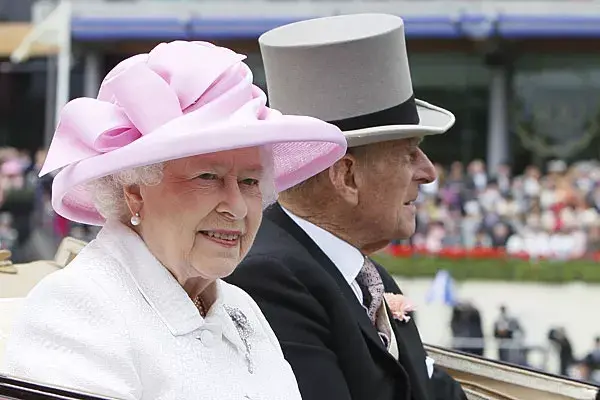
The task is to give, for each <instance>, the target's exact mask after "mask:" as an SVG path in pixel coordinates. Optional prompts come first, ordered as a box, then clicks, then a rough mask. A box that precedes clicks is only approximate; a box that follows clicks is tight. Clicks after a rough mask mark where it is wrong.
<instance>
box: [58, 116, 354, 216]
mask: <svg viewBox="0 0 600 400" xmlns="http://www.w3.org/2000/svg"><path fill="white" fill-rule="evenodd" d="M193 115H194V113H190V114H188V115H184V116H183V117H180V118H178V119H176V120H174V121H172V122H170V123H167V124H165V125H164V126H163V127H161V128H159V129H157V130H156V131H155V132H152V133H150V134H148V135H145V136H143V137H141V138H139V139H138V140H136V141H134V142H132V143H130V144H128V145H126V146H124V147H121V148H119V149H116V150H113V151H110V152H107V153H103V154H99V155H96V156H93V157H90V158H87V159H84V160H82V161H79V162H77V163H74V164H72V165H69V166H67V167H65V168H64V169H63V170H61V171H60V172H59V173H58V174H57V175H56V177H55V178H54V182H53V185H52V205H53V207H54V210H55V211H56V212H57V213H58V214H60V215H61V216H63V217H65V218H67V219H69V220H72V221H75V222H79V223H83V224H88V225H103V224H104V223H105V219H104V217H102V216H101V215H100V213H99V212H98V211H97V210H96V207H95V205H94V201H93V196H92V193H90V191H89V185H87V183H89V182H91V181H93V180H95V179H98V178H101V177H104V176H108V175H111V174H114V173H116V172H119V171H124V170H128V169H131V168H136V167H141V166H145V165H151V164H156V163H160V162H165V161H169V160H174V159H180V158H185V157H191V156H196V155H201V154H209V153H215V152H219V151H227V150H234V149H239V148H248V147H258V146H263V145H273V158H274V169H275V186H276V189H277V191H282V190H285V189H287V188H290V187H292V186H294V185H296V184H298V183H300V182H302V181H304V180H306V179H308V178H309V177H311V176H313V175H316V174H317V173H319V172H321V171H323V170H325V169H326V168H328V167H329V166H331V165H332V164H333V163H334V162H335V161H337V160H338V159H340V158H341V157H342V156H343V155H344V154H345V152H346V142H345V140H344V137H343V136H342V135H340V132H339V130H338V128H337V127H335V126H333V125H331V124H328V123H325V122H323V121H321V120H318V119H315V118H311V117H303V116H289V115H284V116H279V117H275V118H273V119H267V120H250V121H244V122H243V123H240V121H237V120H234V121H228V122H224V123H220V124H218V125H214V126H211V127H208V128H204V129H202V128H201V127H202V125H201V124H198V123H195V121H194V120H193ZM199 127H200V128H199Z"/></svg>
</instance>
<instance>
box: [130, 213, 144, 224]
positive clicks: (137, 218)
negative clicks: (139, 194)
mask: <svg viewBox="0 0 600 400" xmlns="http://www.w3.org/2000/svg"><path fill="white" fill-rule="evenodd" d="M141 223H142V217H140V213H135V215H133V216H132V217H131V225H133V226H138V225H139V224H141Z"/></svg>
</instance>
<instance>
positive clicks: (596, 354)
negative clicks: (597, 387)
mask: <svg viewBox="0 0 600 400" xmlns="http://www.w3.org/2000/svg"><path fill="white" fill-rule="evenodd" d="M583 364H584V365H585V367H586V370H587V375H588V380H589V381H590V382H593V383H595V384H600V336H599V337H597V338H596V339H595V340H594V349H593V350H592V351H591V352H590V353H589V354H588V355H587V356H585V358H584V359H583Z"/></svg>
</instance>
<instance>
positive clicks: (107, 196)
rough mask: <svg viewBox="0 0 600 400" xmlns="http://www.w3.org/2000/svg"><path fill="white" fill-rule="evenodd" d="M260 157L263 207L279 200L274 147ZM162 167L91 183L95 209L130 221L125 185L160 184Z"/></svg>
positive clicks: (135, 171)
mask: <svg viewBox="0 0 600 400" xmlns="http://www.w3.org/2000/svg"><path fill="white" fill-rule="evenodd" d="M261 159H262V165H263V168H264V172H263V177H262V179H261V181H260V190H261V193H262V202H263V209H264V208H266V207H268V206H269V205H271V204H273V203H274V202H275V201H276V200H277V191H276V190H275V176H274V175H275V174H274V173H275V171H274V165H273V152H272V148H271V146H263V147H261ZM163 170H164V163H158V164H152V165H146V166H143V167H137V168H132V169H128V170H125V171H120V172H117V173H115V174H112V175H108V176H105V177H102V178H99V179H96V180H94V181H92V182H90V183H88V187H89V188H90V191H91V193H92V196H93V199H94V205H95V206H96V209H97V210H98V212H99V213H100V215H102V216H103V217H104V218H106V219H107V220H108V219H118V220H120V221H122V222H126V221H128V220H129V218H131V212H130V211H129V208H128V207H127V202H126V201H125V194H124V193H123V188H124V187H127V186H131V185H145V186H154V185H158V184H160V182H161V181H162V179H163Z"/></svg>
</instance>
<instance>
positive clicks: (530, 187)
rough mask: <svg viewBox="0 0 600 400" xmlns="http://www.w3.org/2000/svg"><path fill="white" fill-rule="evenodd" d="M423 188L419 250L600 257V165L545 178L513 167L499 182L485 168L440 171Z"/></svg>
mask: <svg viewBox="0 0 600 400" xmlns="http://www.w3.org/2000/svg"><path fill="white" fill-rule="evenodd" d="M436 168H437V170H438V176H439V178H438V179H437V180H436V181H435V182H433V183H431V184H427V185H423V186H422V187H421V193H420V196H419V199H418V204H417V233H416V234H415V235H414V237H413V238H412V239H411V244H412V245H413V246H420V247H422V248H425V249H426V250H427V251H428V252H432V253H436V252H439V251H440V250H442V249H444V248H449V247H461V248H465V249H472V248H476V247H483V248H504V249H506V251H507V252H508V253H510V254H515V255H517V254H518V255H523V254H524V253H526V254H527V255H528V256H529V257H532V258H537V257H540V258H552V259H575V258H581V257H585V256H587V255H590V254H593V253H595V252H597V251H600V213H599V211H600V164H598V163H597V162H591V161H590V162H587V161H586V162H578V163H575V164H573V165H567V164H566V163H565V162H564V161H561V160H555V161H552V162H550V163H548V165H547V166H546V168H545V170H544V171H542V170H541V169H540V168H538V167H535V166H529V167H527V168H526V169H525V171H524V173H523V174H522V175H517V176H513V174H512V171H511V167H510V165H506V164H505V165H500V166H499V167H498V168H497V169H496V171H495V172H493V173H492V174H490V173H488V172H486V165H485V163H484V162H483V161H481V160H474V161H472V162H471V163H469V164H468V165H467V166H466V167H465V166H464V165H463V164H462V163H460V162H454V163H452V165H450V167H449V168H448V169H445V168H444V167H443V166H441V165H436Z"/></svg>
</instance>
